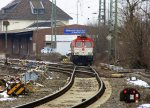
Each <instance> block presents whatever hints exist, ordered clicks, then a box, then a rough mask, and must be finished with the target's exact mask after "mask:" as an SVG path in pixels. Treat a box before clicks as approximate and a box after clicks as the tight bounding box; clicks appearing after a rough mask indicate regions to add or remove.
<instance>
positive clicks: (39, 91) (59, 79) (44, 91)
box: [0, 67, 68, 108]
mask: <svg viewBox="0 0 150 108" xmlns="http://www.w3.org/2000/svg"><path fill="white" fill-rule="evenodd" d="M20 73H22V71H20V70H15V69H10V68H7V67H0V79H3V78H5V79H9V78H8V75H9V76H10V75H14V76H15V75H18V74H20ZM45 76H51V77H52V79H45ZM67 79H68V75H66V74H63V73H59V72H57V73H56V72H47V74H46V75H44V76H41V77H40V78H39V79H38V80H37V81H36V82H37V83H39V84H42V85H44V87H37V86H34V92H33V93H28V94H27V95H22V96H19V97H14V98H17V99H16V100H13V101H0V104H1V106H0V108H11V107H13V106H17V105H21V104H25V103H28V102H31V101H35V100H36V99H38V98H42V97H44V96H46V95H49V94H52V93H53V92H55V91H57V90H59V89H60V88H61V87H63V86H64V85H65V84H66V83H67Z"/></svg>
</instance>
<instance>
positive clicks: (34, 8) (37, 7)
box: [30, 0, 45, 14]
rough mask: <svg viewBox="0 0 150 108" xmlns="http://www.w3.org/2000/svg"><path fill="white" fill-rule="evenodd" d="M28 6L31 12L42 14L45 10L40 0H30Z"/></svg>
mask: <svg viewBox="0 0 150 108" xmlns="http://www.w3.org/2000/svg"><path fill="white" fill-rule="evenodd" d="M30 7H31V12H32V14H44V12H45V9H44V6H43V3H42V1H40V0H35V1H30Z"/></svg>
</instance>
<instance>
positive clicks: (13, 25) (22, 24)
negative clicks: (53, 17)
mask: <svg viewBox="0 0 150 108" xmlns="http://www.w3.org/2000/svg"><path fill="white" fill-rule="evenodd" d="M8 21H9V23H10V25H9V26H8V28H7V29H8V30H16V29H24V28H26V27H28V26H29V25H31V24H33V23H35V22H37V20H8ZM45 21H48V20H39V21H38V22H45ZM62 22H63V23H64V24H66V25H68V24H69V21H62ZM5 29H6V28H5V27H3V24H2V21H0V31H5Z"/></svg>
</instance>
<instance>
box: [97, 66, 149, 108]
mask: <svg viewBox="0 0 150 108" xmlns="http://www.w3.org/2000/svg"><path fill="white" fill-rule="evenodd" d="M97 71H98V72H99V73H100V75H102V76H110V74H112V73H115V72H114V71H110V70H104V69H100V68H97ZM129 76H137V77H138V78H139V79H142V80H143V81H146V82H147V83H148V84H150V79H148V78H145V77H143V76H141V75H137V74H125V77H124V78H106V80H107V81H109V83H110V85H111V87H112V94H111V96H110V98H109V99H108V101H107V102H106V103H104V104H103V105H101V107H100V108H136V107H137V106H139V105H141V104H145V103H148V102H150V89H149V88H144V87H139V86H134V85H129V84H127V81H126V79H127V78H129ZM126 87H132V88H136V89H137V90H138V91H139V92H140V94H141V99H140V101H139V102H138V103H125V102H122V101H120V92H121V91H122V90H123V89H124V88H126Z"/></svg>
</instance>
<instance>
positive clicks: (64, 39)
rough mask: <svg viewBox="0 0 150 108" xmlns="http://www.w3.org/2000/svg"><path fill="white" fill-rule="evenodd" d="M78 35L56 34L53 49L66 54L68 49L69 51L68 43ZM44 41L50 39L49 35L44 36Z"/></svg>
mask: <svg viewBox="0 0 150 108" xmlns="http://www.w3.org/2000/svg"><path fill="white" fill-rule="evenodd" d="M77 36H78V35H56V41H57V43H56V49H55V51H56V52H58V53H60V54H62V55H66V54H67V53H68V51H70V50H71V49H70V43H71V41H72V40H74V39H75V38H76V37H77ZM45 41H51V35H46V36H45Z"/></svg>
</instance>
